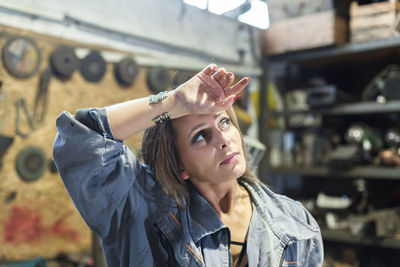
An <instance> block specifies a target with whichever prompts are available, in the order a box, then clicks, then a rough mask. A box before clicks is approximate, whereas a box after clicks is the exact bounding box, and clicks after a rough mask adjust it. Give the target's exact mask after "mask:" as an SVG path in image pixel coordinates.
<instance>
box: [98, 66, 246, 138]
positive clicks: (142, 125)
mask: <svg viewBox="0 0 400 267" xmlns="http://www.w3.org/2000/svg"><path fill="white" fill-rule="evenodd" d="M216 69H217V66H216V65H215V64H211V65H209V66H207V67H206V68H204V69H203V70H202V71H200V72H199V73H197V74H196V75H195V76H194V77H193V78H192V79H190V80H189V81H187V82H186V83H184V84H182V85H181V86H179V87H178V88H176V89H175V90H173V91H170V92H168V93H167V97H166V98H165V99H163V100H162V101H160V102H158V103H156V104H150V103H149V97H144V98H140V99H135V100H130V101H127V102H123V103H119V104H115V105H112V106H109V107H107V108H106V110H107V116H108V121H109V124H110V127H111V130H112V132H113V134H114V137H116V138H118V139H119V140H125V139H127V138H129V137H131V136H132V135H134V134H136V133H139V132H141V131H143V130H145V129H147V128H148V127H150V126H152V125H153V124H154V122H153V119H154V118H155V117H157V116H159V115H161V114H164V113H169V114H170V118H171V119H174V118H178V117H181V116H185V115H189V114H203V113H204V114H205V113H214V112H219V111H223V110H227V109H228V108H229V107H230V106H231V105H232V104H233V102H234V100H235V97H236V95H237V94H238V93H240V91H241V90H243V89H244V88H245V87H246V85H247V84H248V82H249V80H250V79H249V78H247V77H246V78H243V79H241V80H240V81H239V82H238V83H236V84H235V85H233V86H231V84H232V83H233V80H234V75H233V73H231V72H226V70H225V69H223V68H220V69H218V71H216Z"/></svg>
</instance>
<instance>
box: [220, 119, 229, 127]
mask: <svg viewBox="0 0 400 267" xmlns="http://www.w3.org/2000/svg"><path fill="white" fill-rule="evenodd" d="M230 124H231V120H230V119H229V118H225V119H222V120H221V125H222V127H227V126H229V125H230Z"/></svg>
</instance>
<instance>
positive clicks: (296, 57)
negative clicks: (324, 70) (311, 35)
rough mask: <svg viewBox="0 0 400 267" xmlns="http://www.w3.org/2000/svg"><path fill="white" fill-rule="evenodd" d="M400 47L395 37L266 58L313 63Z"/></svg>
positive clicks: (277, 60) (344, 58) (278, 60)
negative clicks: (314, 61) (313, 61)
mask: <svg viewBox="0 0 400 267" xmlns="http://www.w3.org/2000/svg"><path fill="white" fill-rule="evenodd" d="M399 46H400V38H398V37H393V38H388V39H382V40H376V41H368V42H362V43H349V44H345V45H342V46H330V47H324V48H317V49H310V50H302V51H295V52H289V53H285V54H279V55H271V56H266V59H267V60H268V61H269V62H272V63H273V62H280V61H282V62H283V61H287V62H302V61H312V60H319V59H324V60H326V59H329V58H336V59H343V60H346V57H347V56H349V55H355V54H366V53H371V52H373V53H377V52H381V51H384V50H388V51H391V50H395V48H397V47H399Z"/></svg>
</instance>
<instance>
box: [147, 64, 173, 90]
mask: <svg viewBox="0 0 400 267" xmlns="http://www.w3.org/2000/svg"><path fill="white" fill-rule="evenodd" d="M146 81H147V86H148V87H149V89H150V91H151V92H152V93H153V94H158V93H160V92H161V91H165V90H167V88H168V86H169V85H170V83H171V76H170V74H169V71H168V70H167V69H166V68H162V67H153V68H151V69H149V70H148V71H147V80H146Z"/></svg>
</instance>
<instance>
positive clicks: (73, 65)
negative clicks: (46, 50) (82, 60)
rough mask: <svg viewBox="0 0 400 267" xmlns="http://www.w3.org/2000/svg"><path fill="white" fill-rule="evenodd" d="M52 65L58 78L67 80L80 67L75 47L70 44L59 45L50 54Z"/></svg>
mask: <svg viewBox="0 0 400 267" xmlns="http://www.w3.org/2000/svg"><path fill="white" fill-rule="evenodd" d="M50 66H51V68H52V70H53V72H54V74H55V76H56V77H57V78H60V79H61V80H66V79H69V78H71V76H72V74H73V73H74V72H75V70H76V69H77V68H78V67H79V59H78V58H77V57H76V55H75V51H74V49H73V48H71V47H69V46H64V45H63V46H59V47H58V48H57V49H56V50H54V51H53V53H52V54H51V56H50Z"/></svg>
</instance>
